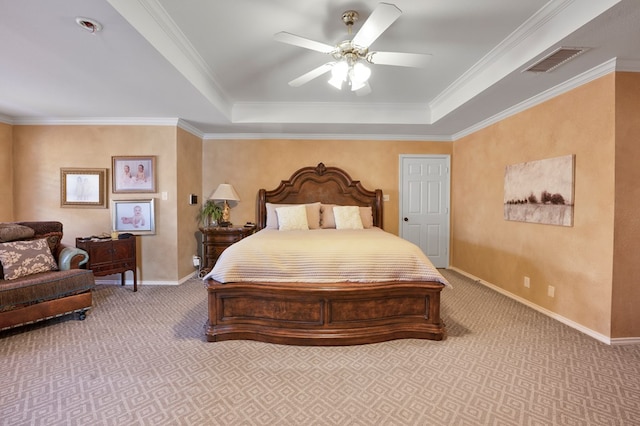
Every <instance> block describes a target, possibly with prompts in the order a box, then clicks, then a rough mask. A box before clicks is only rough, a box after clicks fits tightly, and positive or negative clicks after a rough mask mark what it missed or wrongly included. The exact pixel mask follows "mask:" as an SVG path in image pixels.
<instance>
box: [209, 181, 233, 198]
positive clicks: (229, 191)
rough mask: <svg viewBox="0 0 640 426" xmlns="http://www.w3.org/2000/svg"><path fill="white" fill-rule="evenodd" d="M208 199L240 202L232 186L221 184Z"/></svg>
mask: <svg viewBox="0 0 640 426" xmlns="http://www.w3.org/2000/svg"><path fill="white" fill-rule="evenodd" d="M209 199H210V200H233V201H240V197H239V196H238V193H237V192H236V190H235V189H233V186H231V184H228V183H221V184H220V185H218V188H216V190H215V191H214V192H213V194H212V195H211V197H209Z"/></svg>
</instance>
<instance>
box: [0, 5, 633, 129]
mask: <svg viewBox="0 0 640 426" xmlns="http://www.w3.org/2000/svg"><path fill="white" fill-rule="evenodd" d="M388 2H390V3H393V4H395V5H396V6H397V7H399V8H400V9H401V10H402V11H403V14H402V15H401V16H400V18H399V19H398V20H397V21H396V22H395V23H394V24H393V25H391V27H389V29H387V31H385V32H384V33H383V34H382V36H381V37H380V38H379V39H378V40H376V41H375V42H374V44H373V46H372V47H371V50H380V51H399V52H408V53H428V54H432V55H433V56H432V58H431V61H430V62H429V64H428V66H427V67H426V68H419V69H416V68H404V67H395V66H385V65H372V66H371V68H372V76H371V78H370V84H371V87H372V90H373V91H372V93H370V94H369V95H367V96H361V97H359V96H356V95H355V94H353V93H352V92H349V91H342V92H340V91H337V90H336V89H334V88H333V87H331V86H330V85H328V84H327V78H328V77H327V76H323V77H320V78H317V79H315V80H313V81H311V82H309V83H307V84H306V85H303V86H301V87H297V88H294V87H290V86H289V85H288V84H287V82H288V81H290V80H293V79H294V78H296V77H298V76H300V75H302V74H304V73H306V72H307V71H310V70H311V69H313V68H315V67H317V66H319V65H321V64H323V63H325V62H327V61H328V60H330V57H328V56H327V55H326V54H322V53H318V52H315V51H311V50H306V49H302V48H300V47H296V46H292V45H288V44H283V43H279V42H276V41H274V40H273V34H275V33H276V32H279V31H287V32H290V33H294V34H297V35H299V36H302V37H305V38H310V39H313V40H317V41H320V42H323V43H327V44H334V43H337V42H339V41H342V40H344V39H347V38H349V37H348V36H347V32H346V27H345V25H344V24H343V23H342V21H341V19H340V17H341V15H342V12H344V11H345V10H349V9H354V10H356V11H358V12H359V14H360V20H359V21H358V22H357V23H356V24H355V26H354V32H357V30H358V29H359V27H360V26H361V25H362V23H363V22H364V21H365V20H366V18H367V17H368V16H369V14H370V13H371V11H372V10H373V9H374V8H375V7H376V5H377V4H378V1H365V0H359V1H339V0H314V1H313V2H310V1H301V0H228V1H222V0H20V1H16V0H0V58H2V62H1V63H0V121H3V122H7V123H10V124H48V123H61V124H100V123H108V124H111V123H113V124H153V123H157V124H165V123H174V124H175V123H178V124H179V125H181V126H182V127H185V128H187V129H189V130H191V131H193V132H195V133H197V134H201V135H202V136H203V137H205V138H218V137H229V136H230V135H234V137H294V138H295V137H308V138H322V137H344V138H371V139H420V140H425V139H430V140H434V139H435V140H455V139H456V138H457V137H460V136H462V135H464V134H467V133H469V132H471V131H473V130H474V129H477V128H479V127H482V126H483V125H486V124H487V123H490V122H492V121H495V120H497V119H500V118H501V117H504V116H506V115H508V114H510V113H513V112H514V111H517V110H519V109H522V108H524V107H526V106H528V105H531V104H534V103H536V102H539V101H541V100H543V99H546V98H548V97H549V96H553V95H554V94H557V93H560V92H561V91H564V90H568V89H570V88H572V87H575V86H577V85H579V84H583V83H584V82H586V81H589V80H591V79H593V78H597V77H599V76H600V75H604V74H606V73H608V72H611V71H613V70H622V71H635V72H637V71H640V43H639V41H640V25H639V22H640V1H638V0H597V1H595V0H551V1H547V0H526V1H522V0H519V1H514V0H482V1H478V0H456V1H453V0H448V1H443V0H388ZM77 16H82V17H86V18H92V19H95V20H96V21H98V22H100V23H101V24H102V25H103V27H104V28H103V31H101V32H98V33H96V34H91V33H89V32H87V31H85V30H84V29H82V28H80V27H79V26H77V25H76V23H75V18H76V17H77ZM560 46H571V47H588V48H589V50H588V51H587V52H586V53H584V54H582V55H580V56H578V57H577V58H576V59H574V60H572V61H570V62H568V63H566V64H564V65H562V66H560V67H559V68H557V69H556V70H554V71H552V72H550V73H530V72H522V70H523V69H525V68H526V67H527V66H529V65H531V64H533V63H535V62H536V61H537V60H539V59H540V58H542V57H544V56H545V55H547V54H548V53H550V52H552V51H554V50H555V49H556V48H558V47H560Z"/></svg>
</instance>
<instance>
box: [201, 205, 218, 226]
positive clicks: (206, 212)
mask: <svg viewBox="0 0 640 426" xmlns="http://www.w3.org/2000/svg"><path fill="white" fill-rule="evenodd" d="M221 218H222V207H221V206H220V205H218V204H216V203H215V202H214V201H213V200H207V201H206V202H205V203H204V204H203V205H202V208H201V209H200V211H199V212H198V217H197V219H198V223H202V224H203V225H204V226H217V225H218V222H219V221H220V219H221Z"/></svg>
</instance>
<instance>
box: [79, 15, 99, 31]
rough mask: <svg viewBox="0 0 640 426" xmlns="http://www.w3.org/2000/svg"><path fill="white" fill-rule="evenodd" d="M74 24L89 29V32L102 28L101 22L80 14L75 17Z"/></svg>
mask: <svg viewBox="0 0 640 426" xmlns="http://www.w3.org/2000/svg"><path fill="white" fill-rule="evenodd" d="M76 24H78V25H79V26H80V28H82V29H84V30H86V31H89V32H90V33H91V34H95V33H97V32H98V31H101V30H102V24H101V23H100V22H98V21H96V20H95V19H91V18H83V17H81V16H78V17H77V18H76Z"/></svg>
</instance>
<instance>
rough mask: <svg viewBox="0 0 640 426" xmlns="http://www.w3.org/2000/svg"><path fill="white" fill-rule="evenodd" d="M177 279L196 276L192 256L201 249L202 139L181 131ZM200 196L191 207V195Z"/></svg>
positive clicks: (179, 133)
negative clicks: (199, 212)
mask: <svg viewBox="0 0 640 426" xmlns="http://www.w3.org/2000/svg"><path fill="white" fill-rule="evenodd" d="M176 151H177V156H176V158H177V170H178V196H177V202H178V235H177V241H178V243H177V248H178V277H179V278H180V279H183V278H185V277H187V276H189V275H191V274H193V273H194V271H195V269H194V268H193V261H192V256H193V255H194V254H196V253H198V250H199V246H198V244H199V241H200V240H199V235H198V234H199V231H198V226H197V220H196V219H195V218H196V216H197V213H198V210H199V208H200V202H201V200H202V194H201V191H202V139H201V138H200V137H197V136H194V135H192V134H191V133H188V132H186V131H184V130H182V129H180V128H179V129H178V144H177V149H176ZM190 194H195V195H197V196H198V204H194V205H189V195H190Z"/></svg>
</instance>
